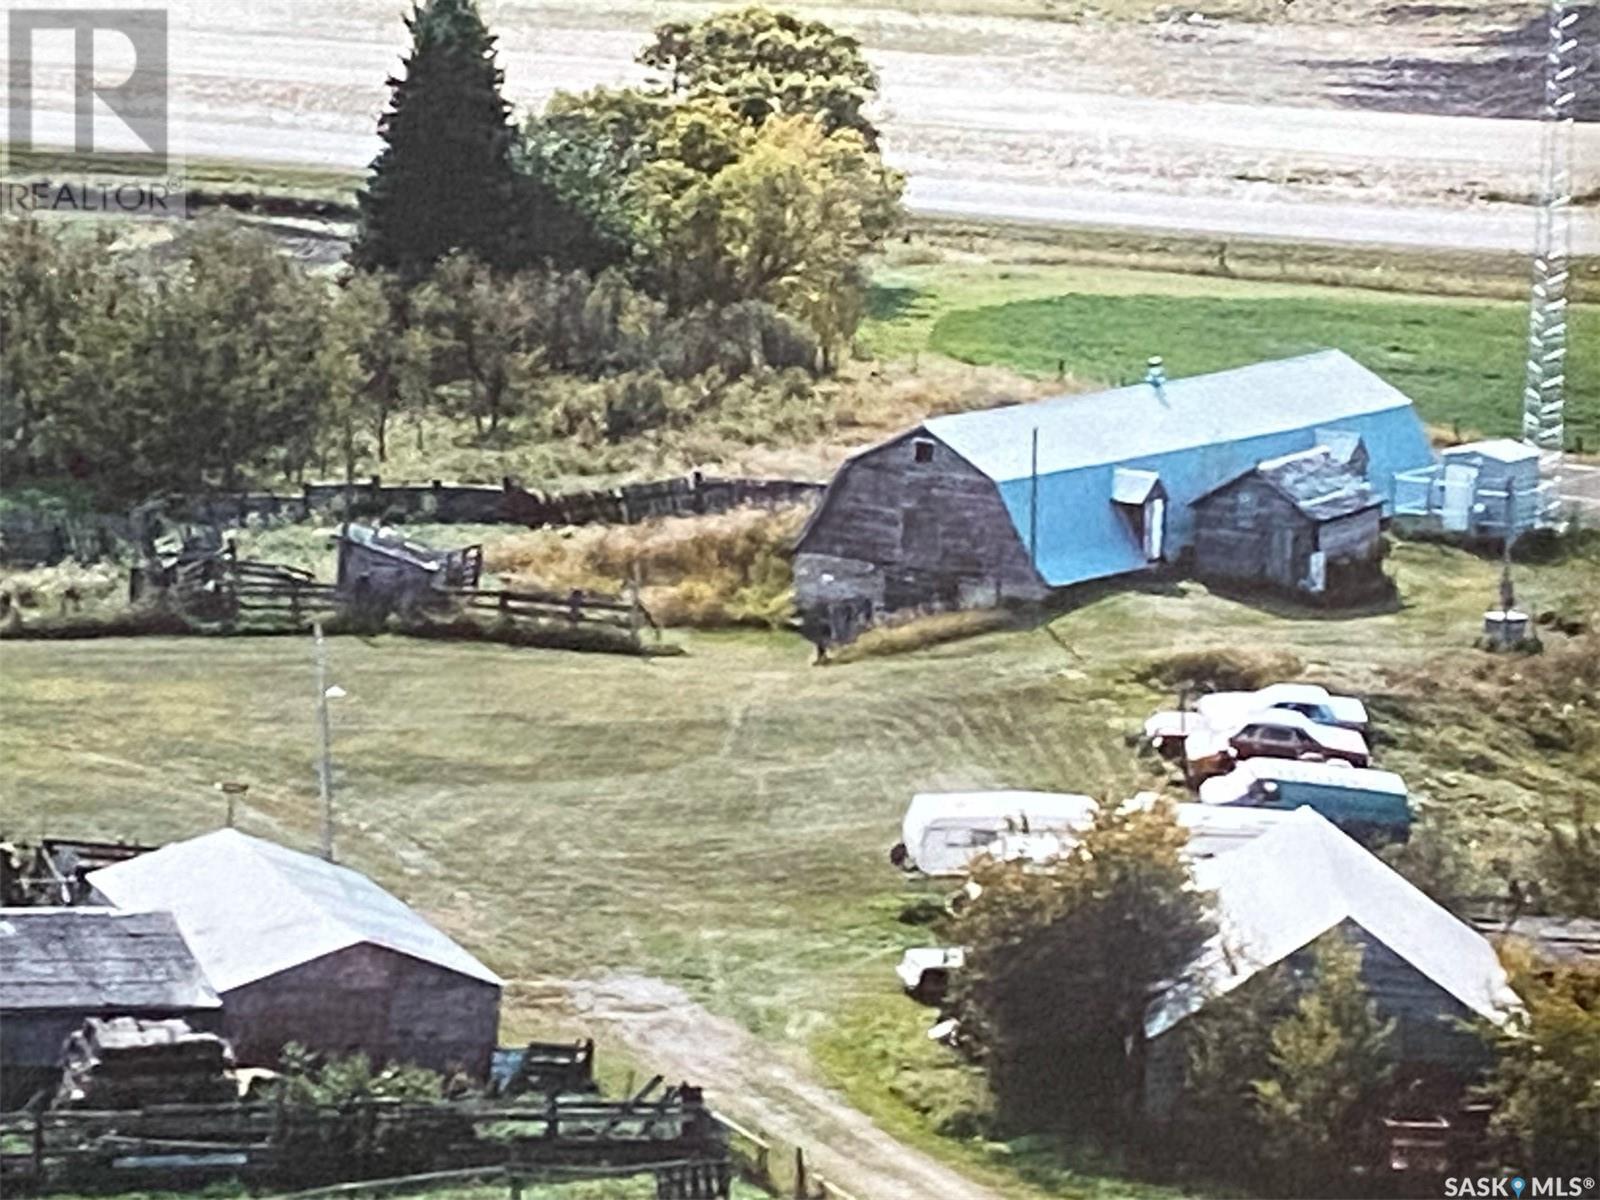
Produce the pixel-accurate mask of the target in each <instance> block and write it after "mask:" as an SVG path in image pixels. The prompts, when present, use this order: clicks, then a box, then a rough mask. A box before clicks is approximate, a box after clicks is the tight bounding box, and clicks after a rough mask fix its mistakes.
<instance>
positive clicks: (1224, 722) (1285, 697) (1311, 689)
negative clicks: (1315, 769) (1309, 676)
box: [1195, 683, 1367, 732]
mask: <svg viewBox="0 0 1600 1200" xmlns="http://www.w3.org/2000/svg"><path fill="white" fill-rule="evenodd" d="M1195 707H1196V709H1197V710H1198V711H1199V713H1200V715H1201V717H1202V718H1204V719H1205V721H1206V723H1207V724H1209V725H1211V726H1213V727H1215V728H1218V729H1222V728H1226V727H1228V726H1232V725H1238V724H1239V723H1240V722H1242V721H1243V720H1244V719H1245V718H1246V717H1249V716H1253V715H1255V714H1256V713H1259V712H1265V711H1268V710H1277V711H1283V712H1293V713H1299V714H1300V715H1301V716H1302V717H1305V718H1307V719H1308V720H1311V721H1315V722H1316V723H1317V724H1319V725H1338V726H1340V727H1341V728H1344V729H1354V730H1356V731H1357V732H1364V731H1365V730H1366V728H1367V706H1366V705H1365V704H1363V703H1361V701H1360V700H1357V699H1356V698H1355V697H1354V696H1336V695H1334V694H1333V693H1331V692H1329V691H1328V689H1327V688H1325V687H1320V686H1318V685H1317V684H1314V683H1274V684H1270V685H1269V686H1267V687H1264V688H1257V689H1256V690H1255V691H1253V692H1213V693H1212V694H1211V695H1209V696H1201V697H1200V700H1199V702H1198V703H1197V704H1196V706H1195Z"/></svg>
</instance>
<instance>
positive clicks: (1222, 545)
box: [1194, 443, 1383, 597]
mask: <svg viewBox="0 0 1600 1200" xmlns="http://www.w3.org/2000/svg"><path fill="white" fill-rule="evenodd" d="M1351 455H1352V456H1351V457H1350V458H1345V459H1343V460H1341V456H1340V455H1339V454H1337V453H1336V452H1335V450H1333V449H1332V448H1330V447H1328V446H1316V447H1313V448H1312V449H1310V450H1302V451H1300V452H1298V453H1295V454H1286V455H1283V456H1282V457H1279V458H1272V459H1268V460H1267V461H1265V462H1263V463H1260V464H1258V465H1257V466H1256V467H1255V468H1254V469H1253V470H1250V471H1247V472H1245V473H1244V474H1242V475H1240V476H1239V477H1238V478H1237V479H1233V480H1230V481H1229V482H1227V483H1224V484H1223V485H1222V486H1220V487H1218V488H1215V489H1214V490H1212V491H1210V492H1208V493H1207V494H1206V495H1204V496H1201V497H1200V498H1199V499H1198V500H1196V501H1195V504H1194V510H1195V538H1194V573H1195V574H1196V575H1198V576H1200V577H1201V578H1202V579H1208V578H1209V579H1226V580H1231V581H1235V582H1240V583H1252V584H1256V583H1260V584H1270V585H1272V586H1274V587H1276V588H1279V589H1281V590H1283V591H1287V592H1303V593H1309V594H1310V595H1313V596H1319V597H1326V596H1336V597H1337V596H1356V595H1362V594H1365V593H1368V592H1370V591H1371V590H1373V588H1374V587H1376V586H1377V585H1378V584H1380V583H1381V582H1382V580H1383V574H1382V567H1381V547H1380V543H1379V536H1380V526H1381V523H1382V516H1383V499H1382V497H1380V496H1379V495H1378V494H1377V493H1376V492H1374V491H1373V490H1372V485H1371V484H1369V483H1368V482H1367V480H1366V475H1365V470H1364V466H1363V465H1362V464H1363V463H1364V460H1365V452H1364V450H1363V449H1362V448H1361V447H1360V445H1359V443H1358V444H1357V445H1356V446H1355V447H1353V448H1351Z"/></svg>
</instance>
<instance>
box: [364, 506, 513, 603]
mask: <svg viewBox="0 0 1600 1200" xmlns="http://www.w3.org/2000/svg"><path fill="white" fill-rule="evenodd" d="M337 541H338V546H339V559H338V575H337V578H336V580H335V583H336V586H337V587H338V589H339V593H340V595H341V596H344V597H347V598H349V599H351V600H353V601H354V602H355V603H356V604H357V605H378V606H382V607H385V608H394V607H396V606H398V605H401V604H404V603H407V602H411V603H424V604H425V603H428V602H429V601H430V600H432V599H433V598H434V597H436V596H437V595H438V594H440V593H442V592H444V591H447V590H449V589H451V588H471V587H477V586H478V580H479V578H480V577H481V575H482V574H483V547H482V546H464V547H462V548H460V549H458V550H435V549H434V548H433V547H431V546H426V545H424V544H423V543H421V542H419V541H416V540H414V539H412V538H408V537H406V536H405V535H404V533H402V532H401V531H399V530H396V529H394V528H392V527H386V526H381V525H380V526H370V525H346V526H345V527H343V528H342V529H341V530H340V532H339V535H338V539H337Z"/></svg>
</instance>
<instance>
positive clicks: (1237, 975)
mask: <svg viewBox="0 0 1600 1200" xmlns="http://www.w3.org/2000/svg"><path fill="white" fill-rule="evenodd" d="M1283 816H1284V820H1283V821H1282V822H1281V823H1279V824H1278V825H1277V826H1276V827H1275V828H1273V829H1271V830H1269V831H1268V832H1267V833H1265V834H1264V835H1263V836H1261V837H1259V838H1256V839H1255V840H1254V841H1252V842H1249V843H1248V844H1246V845H1244V846H1241V847H1240V848H1238V849H1236V850H1234V851H1232V852H1231V853H1228V854H1222V855H1218V856H1216V857H1215V858H1209V859H1203V860H1200V861H1198V862H1196V863H1195V866H1194V882H1195V886H1196V888H1198V889H1199V890H1200V891H1202V892H1206V893H1209V894H1210V895H1211V898H1212V901H1211V902H1212V906H1213V915H1214V916H1215V918H1216V923H1217V933H1216V935H1215V936H1214V937H1213V938H1212V939H1211V941H1210V942H1209V943H1208V944H1207V946H1206V948H1205V950H1204V951H1203V952H1202V954H1201V956H1200V957H1199V959H1198V960H1197V961H1196V962H1195V963H1194V964H1193V965H1192V966H1191V969H1190V973H1189V975H1188V978H1187V979H1186V980H1185V982H1184V983H1183V984H1181V985H1179V986H1175V987H1172V988H1169V989H1168V990H1167V991H1166V992H1165V993H1164V994H1163V995H1161V996H1159V997H1158V998H1157V999H1156V1000H1155V1001H1154V1002H1153V1003H1152V1004H1151V1006H1150V1008H1149V1010H1148V1011H1147V1013H1146V1017H1145V1037H1146V1048H1145V1075H1144V1080H1145V1096H1144V1102H1145V1108H1146V1111H1147V1112H1148V1113H1150V1114H1151V1115H1153V1116H1164V1115H1167V1114H1170V1113H1171V1111H1172V1109H1173V1106H1174V1105H1175V1104H1177V1103H1179V1102H1180V1100H1181V1097H1182V1094H1183V1080H1184V1070H1185V1067H1184V1064H1185V1062H1186V1053H1187V1049H1186V1038H1185V1036H1184V1031H1185V1022H1186V1021H1187V1020H1188V1018H1189V1017H1191V1016H1193V1015H1194V1014H1195V1013H1197V1012H1199V1011H1200V1010H1201V1009H1202V1008H1204V1007H1205V1006H1206V1005H1208V1004H1210V1003H1211V1002H1212V1001H1214V1000H1216V999H1217V998H1219V997H1221V996H1224V995H1226V994H1227V993H1229V992H1231V991H1233V990H1234V989H1235V988H1237V987H1240V986H1242V985H1244V984H1246V983H1248V982H1249V981H1250V980H1251V979H1253V978H1255V976H1256V975H1258V974H1260V973H1261V972H1263V971H1267V970H1271V969H1274V968H1278V967H1279V966H1280V965H1282V966H1285V967H1287V968H1288V969H1290V970H1291V971H1296V972H1297V973H1301V974H1303V972H1304V970H1305V969H1306V966H1307V962H1306V960H1307V956H1308V953H1309V951H1310V948H1311V947H1312V946H1313V944H1314V943H1315V942H1316V941H1317V940H1318V939H1319V938H1321V937H1323V936H1325V935H1328V934H1335V935H1337V936H1341V937H1343V938H1345V939H1346V940H1347V941H1348V942H1350V943H1351V944H1353V945H1356V946H1359V947H1360V948H1361V950H1362V953H1363V959H1362V968H1361V975H1362V981H1363V983H1364V984H1365V985H1366V989H1367V991H1368V993H1369V994H1370V996H1371V998H1372V1001H1373V1004H1374V1006H1375V1007H1376V1008H1377V1010H1378V1013H1379V1015H1380V1016H1382V1017H1384V1018H1386V1019H1392V1020H1393V1021H1394V1022H1395V1025H1394V1031H1393V1034H1392V1041H1391V1054H1392V1055H1393V1057H1394V1059H1395V1061H1396V1062H1398V1063H1400V1064H1403V1065H1405V1066H1406V1067H1408V1068H1414V1069H1419V1070H1420V1071H1422V1072H1423V1073H1425V1074H1428V1075H1432V1076H1435V1077H1437V1076H1444V1077H1447V1078H1452V1079H1454V1080H1455V1081H1456V1082H1457V1083H1460V1082H1464V1081H1468V1080H1470V1079H1471V1078H1472V1077H1473V1076H1474V1075H1475V1073H1476V1072H1477V1071H1478V1070H1479V1069H1481V1068H1482V1067H1483V1066H1484V1065H1485V1061H1486V1060H1485V1050H1484V1044H1483V1042H1482V1040H1481V1039H1480V1038H1479V1037H1478V1036H1477V1035H1476V1034H1475V1033H1474V1032H1473V1031H1472V1030H1471V1029H1470V1028H1469V1026H1470V1024H1471V1023H1472V1022H1491V1023H1496V1024H1498V1023H1500V1022H1502V1021H1503V1020H1504V1019H1505V1018H1506V1017H1507V1016H1508V1015H1510V1014H1511V1013H1512V1012H1513V1011H1514V1010H1515V1009H1516V1008H1517V1007H1518V1005H1519V1003H1520V1002H1519V1001H1518V999H1517V996H1516V993H1514V992H1513V991H1512V990H1511V987H1510V984H1509V982H1508V981H1507V978H1506V972H1505V970H1504V968H1503V967H1502V966H1501V965H1500V959H1499V956H1498V955H1496V953H1495V950H1494V947H1493V946H1491V945H1490V944H1489V942H1488V941H1487V939H1485V938H1484V936H1483V935H1482V934H1480V933H1479V932H1478V931H1477V930H1475V929H1473V928H1472V926H1470V925H1467V924H1466V923H1464V922H1462V921H1460V920H1458V919H1457V918H1456V917H1455V916H1453V915H1452V914H1451V913H1450V912H1448V911H1447V910H1446V909H1444V908H1442V907H1440V906H1439V905H1438V904H1436V903H1434V901H1432V900H1430V899H1429V898H1428V897H1427V896H1425V895H1423V893H1422V892H1420V891H1418V890H1417V888H1415V887H1414V886H1413V885H1412V884H1411V883H1410V882H1409V881H1407V880H1406V879H1405V877H1404V876H1402V875H1400V874H1399V873H1398V872H1396V871H1394V870H1392V869H1391V868H1390V867H1388V866H1387V865H1386V864H1385V863H1383V862H1382V861H1381V860H1380V859H1378V858H1377V857H1376V856H1375V855H1373V854H1372V853H1371V852H1369V851H1368V850H1367V849H1366V848H1365V847H1363V846H1362V845H1360V844H1359V843H1358V842H1356V841H1354V840H1353V839H1351V838H1350V837H1349V836H1347V835H1346V834H1344V833H1341V832H1340V831H1339V830H1338V829H1337V828H1336V827H1335V826H1333V825H1332V824H1331V823H1329V821H1328V820H1327V819H1326V818H1325V817H1323V816H1321V815H1320V814H1318V813H1316V812H1313V811H1312V810H1311V809H1309V808H1300V809H1296V810H1295V811H1293V812H1291V813H1286V814H1283Z"/></svg>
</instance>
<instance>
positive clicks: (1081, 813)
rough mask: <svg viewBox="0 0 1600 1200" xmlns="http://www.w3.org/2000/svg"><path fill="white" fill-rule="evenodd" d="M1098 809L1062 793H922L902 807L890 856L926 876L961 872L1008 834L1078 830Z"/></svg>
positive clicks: (1087, 799) (1086, 798)
mask: <svg viewBox="0 0 1600 1200" xmlns="http://www.w3.org/2000/svg"><path fill="white" fill-rule="evenodd" d="M1097 807H1098V806H1097V805H1096V803H1095V801H1094V799H1093V798H1092V797H1089V796H1074V795H1065V794H1062V793H1060V792H922V793H919V794H918V795H916V796H913V797H912V799H911V806H910V807H909V808H907V809H906V815H905V820H904V821H903V822H902V823H901V842H900V845H898V846H896V847H895V849H894V850H893V851H892V852H891V854H890V858H891V860H892V861H894V862H895V863H896V865H898V866H900V867H902V868H904V869H905V870H907V871H921V872H922V873H923V874H924V875H964V874H966V871H967V868H968V866H970V864H971V863H972V860H973V859H975V858H976V857H978V855H980V854H985V853H992V852H993V850H994V848H995V843H996V842H998V841H999V840H1000V839H1002V838H1004V837H1005V836H1006V835H1008V834H1011V835H1015V834H1043V833H1057V832H1073V831H1078V830H1082V829H1084V828H1086V827H1087V826H1088V825H1089V823H1090V822H1091V821H1092V820H1094V814H1095V810H1096V808H1097Z"/></svg>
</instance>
